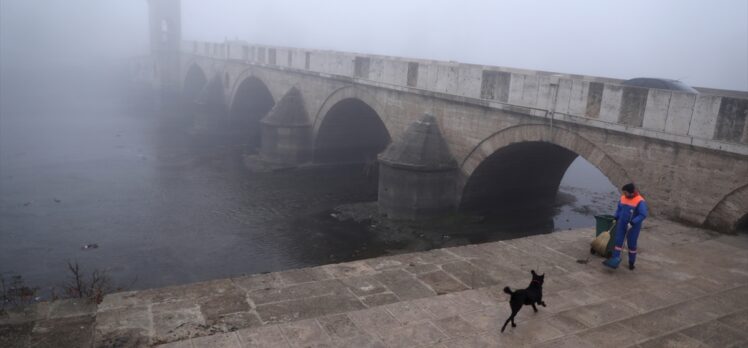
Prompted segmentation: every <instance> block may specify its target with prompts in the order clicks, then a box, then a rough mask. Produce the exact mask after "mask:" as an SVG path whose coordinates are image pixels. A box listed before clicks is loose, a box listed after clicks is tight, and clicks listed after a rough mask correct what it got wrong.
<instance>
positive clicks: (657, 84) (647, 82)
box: [621, 77, 699, 94]
mask: <svg viewBox="0 0 748 348" xmlns="http://www.w3.org/2000/svg"><path fill="white" fill-rule="evenodd" d="M621 84H622V85H624V86H636V87H645V88H657V89H667V90H671V91H679V92H685V93H691V94H699V91H697V90H695V89H694V88H693V87H691V86H689V85H687V84H685V83H683V82H680V81H678V80H668V79H659V78H653V77H637V78H635V79H630V80H626V81H623V82H622V83H621Z"/></svg>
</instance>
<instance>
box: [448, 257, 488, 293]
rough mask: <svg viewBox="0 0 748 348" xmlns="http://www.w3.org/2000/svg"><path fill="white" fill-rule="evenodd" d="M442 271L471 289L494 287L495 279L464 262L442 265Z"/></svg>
mask: <svg viewBox="0 0 748 348" xmlns="http://www.w3.org/2000/svg"><path fill="white" fill-rule="evenodd" d="M442 269H443V270H444V271H445V272H447V273H449V274H450V275H452V276H453V277H455V278H457V279H459V280H460V281H461V282H462V283H463V284H465V285H467V286H469V287H470V288H472V289H475V288H482V287H486V286H491V285H496V284H498V283H499V281H498V280H497V279H494V278H493V277H491V276H489V275H488V274H486V272H484V271H483V270H481V269H479V268H477V267H475V266H474V265H472V264H471V263H469V262H466V261H455V262H452V263H447V264H444V265H442Z"/></svg>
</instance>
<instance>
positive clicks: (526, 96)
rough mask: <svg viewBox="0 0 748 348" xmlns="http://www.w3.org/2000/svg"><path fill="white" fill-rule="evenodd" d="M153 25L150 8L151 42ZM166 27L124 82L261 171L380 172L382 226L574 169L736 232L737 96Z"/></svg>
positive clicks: (473, 203)
mask: <svg viewBox="0 0 748 348" xmlns="http://www.w3.org/2000/svg"><path fill="white" fill-rule="evenodd" d="M166 3H168V1H167V2H166ZM162 13H163V12H162ZM154 18H155V20H156V22H154ZM158 18H159V17H158V11H156V15H154V12H153V9H152V17H151V21H152V22H151V24H152V28H153V27H154V23H158ZM164 18H166V17H164ZM167 20H169V19H168V18H167V19H162V21H163V23H162V25H161V26H158V25H157V28H159V29H160V32H154V31H153V30H152V42H154V44H153V46H154V49H153V55H152V56H151V57H150V58H149V59H145V60H143V61H141V62H139V63H138V68H137V69H136V71H135V73H136V75H138V76H140V77H141V78H144V79H146V80H150V81H152V82H153V85H154V87H155V88H157V89H160V90H161V91H162V92H163V93H171V94H178V95H179V96H180V98H181V99H182V100H184V101H187V102H198V103H199V104H202V105H206V106H208V107H210V109H211V110H214V111H217V112H214V113H213V114H214V115H215V117H217V118H219V117H224V118H226V119H227V120H228V121H230V122H231V124H232V125H237V127H241V128H242V129H246V131H247V137H248V139H249V141H250V142H253V143H254V144H255V146H256V147H257V149H258V152H259V158H260V159H261V160H262V161H265V162H267V163H271V164H274V165H277V166H282V167H288V166H298V165H302V164H306V163H330V162H366V161H368V162H370V163H371V162H372V161H374V160H375V159H377V158H378V160H379V205H380V210H381V211H382V212H383V213H385V214H388V215H389V216H390V217H393V218H401V219H415V218H421V217H429V216H434V215H438V214H443V213H445V212H451V211H455V210H458V209H468V208H474V207H480V206H481V205H484V204H490V203H492V202H493V203H495V202H509V203H511V200H512V198H513V197H516V196H518V195H522V196H523V197H527V196H529V197H533V198H537V199H549V198H553V197H555V194H556V192H557V191H558V186H559V183H560V181H561V179H562V177H563V175H564V173H565V172H566V170H567V168H568V166H569V165H570V164H571V162H572V161H573V160H574V159H575V158H576V157H577V156H582V157H583V158H584V159H586V160H587V161H588V162H590V163H591V164H593V165H594V166H595V167H597V168H598V169H599V170H600V171H601V172H602V173H603V174H604V175H605V176H606V177H607V178H608V179H609V180H610V181H611V182H612V183H613V185H615V186H617V187H620V186H621V185H623V184H625V183H627V182H635V183H636V184H637V185H638V187H639V188H640V190H641V192H642V193H643V195H644V196H645V197H646V198H647V200H648V202H649V203H650V206H651V208H652V211H653V213H655V214H657V215H660V216H665V217H667V218H670V219H673V220H679V221H684V222H687V223H691V224H695V225H703V226H708V227H711V228H715V229H718V230H728V231H734V230H739V229H740V230H742V229H746V226H748V122H747V120H746V118H748V116H747V115H748V98H747V97H746V93H744V92H735V91H721V90H708V89H700V92H701V93H699V94H692V93H686V92H679V91H670V90H661V89H648V88H641V87H633V86H625V85H622V82H623V81H621V80H617V79H611V78H602V77H592V76H580V75H570V74H559V73H552V72H544V71H530V70H521V69H512V68H504V67H494V66H481V65H472V64H463V63H457V62H442V61H431V60H423V59H409V58H399V57H388V56H380V55H372V54H357V53H347V52H335V51H325V50H313V49H301V48H288V47H274V46H265V45H255V44H249V43H246V42H242V41H226V42H221V43H210V42H194V41H182V40H181V37H180V36H179V34H178V32H177V33H176V34H174V33H173V31H171V32H170V31H169V30H168V29H166V28H168V27H169V22H168V21H167ZM159 35H160V36H159ZM377 156H378V157H377Z"/></svg>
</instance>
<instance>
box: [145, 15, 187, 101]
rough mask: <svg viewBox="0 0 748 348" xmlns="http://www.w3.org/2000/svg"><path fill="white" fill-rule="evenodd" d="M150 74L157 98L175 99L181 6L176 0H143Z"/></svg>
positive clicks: (177, 80) (164, 99) (179, 83)
mask: <svg viewBox="0 0 748 348" xmlns="http://www.w3.org/2000/svg"><path fill="white" fill-rule="evenodd" d="M147 1H148V8H149V26H150V30H149V34H150V35H149V37H150V46H151V57H152V58H153V59H154V62H153V63H154V75H155V76H156V81H155V82H156V83H157V88H158V89H159V90H160V91H161V100H162V101H166V100H176V97H178V96H179V94H180V92H181V79H182V77H181V74H182V72H181V64H180V61H181V55H180V46H181V44H182V7H181V2H180V0H147Z"/></svg>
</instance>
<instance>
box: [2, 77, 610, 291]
mask: <svg viewBox="0 0 748 348" xmlns="http://www.w3.org/2000/svg"><path fill="white" fill-rule="evenodd" d="M59 80H62V81H72V80H70V79H64V78H62V79H59ZM2 87H3V89H2V92H1V93H0V97H1V98H0V108H1V109H0V273H2V275H3V277H5V279H6V280H7V279H8V278H9V277H10V276H12V275H21V276H23V278H24V280H25V282H26V283H27V284H28V285H32V286H37V287H40V288H41V293H42V294H48V293H49V290H50V288H52V287H55V286H57V287H59V286H61V285H62V284H64V283H65V281H66V279H67V278H68V274H67V270H66V263H67V262H77V263H78V264H79V265H80V266H81V267H82V268H83V269H84V271H85V272H91V271H93V270H94V269H98V270H104V271H106V272H107V274H108V275H109V276H110V277H111V278H112V280H113V281H114V282H115V284H116V285H118V286H122V287H125V288H127V289H142V288H150V287H158V286H167V285H173V284H181V283H188V282H195V281H202V280H207V279H215V278H223V277H229V276H235V275H241V274H253V273H259V272H269V271H279V270H284V269H291V268H298V267H305V266H313V265H320V264H326V263H332V262H341V261H349V260H355V259H361V258H368V257H375V256H379V255H385V254H392V253H402V252H409V251H420V250H426V249H430V248H436V247H444V246H454V245H461V244H466V243H478V242H485V241H493V240H500V239H506V238H514V237H517V236H522V235H527V234H533V233H551V232H553V233H563V230H566V229H570V228H575V227H587V226H592V225H593V224H594V219H593V217H592V216H593V215H594V214H596V213H609V212H610V211H611V209H613V207H614V203H615V200H616V196H617V195H616V193H615V192H614V191H615V189H614V187H613V186H612V185H611V184H610V183H609V182H608V180H607V179H606V178H605V177H604V176H602V174H600V173H599V172H598V171H597V169H595V168H594V167H592V166H591V165H590V164H589V163H587V162H586V161H584V160H582V159H578V160H577V161H575V162H574V164H572V166H571V168H570V169H569V171H568V172H567V175H566V177H565V178H564V180H563V182H562V188H561V194H560V195H559V196H560V198H561V199H560V200H559V202H558V205H557V206H556V207H555V209H552V210H550V211H548V212H543V213H541V214H537V213H535V214H533V215H528V216H527V217H523V218H520V219H516V218H515V219H511V220H506V219H476V218H473V217H459V216H457V217H450V221H448V222H446V223H445V222H444V221H440V222H438V223H434V224H431V225H429V224H427V225H425V226H414V225H403V226H400V225H393V224H391V223H389V222H387V221H380V220H378V219H376V218H372V219H369V218H363V219H362V218H361V215H362V214H364V215H366V214H367V213H366V212H374V211H375V205H373V204H372V203H368V204H367V203H366V202H372V201H374V200H376V181H375V180H374V181H372V180H371V179H367V178H366V177H365V176H364V175H362V173H363V170H362V168H360V167H357V166H327V167H306V168H301V169H296V170H288V171H281V172H273V173H252V172H249V171H248V170H246V169H245V167H244V165H243V163H242V160H241V154H242V146H241V144H239V143H240V142H241V141H237V139H236V138H235V137H231V136H226V135H225V134H222V133H220V132H216V131H211V130H205V129H202V130H201V129H197V128H196V127H195V122H194V121H193V120H192V119H190V118H189V117H185V116H184V115H183V114H182V113H180V112H174V111H160V110H159V109H158V108H153V107H142V106H137V105H133V104H132V103H131V102H129V101H128V100H127V99H126V98H123V90H122V89H120V88H116V87H113V86H110V85H108V84H102V83H99V82H95V83H91V84H84V83H80V82H78V83H72V82H71V83H66V84H54V85H49V84H47V83H44V82H37V83H36V84H24V85H21V84H15V83H12V82H8V81H7V80H6V81H5V82H4V83H3V86H2ZM351 211H352V212H353V213H350V212H351ZM362 212H364V213H362ZM372 214H374V213H372ZM349 215H350V216H349ZM348 217H350V218H348ZM91 244H95V245H96V246H95V247H90V248H85V247H84V246H86V245H91Z"/></svg>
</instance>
